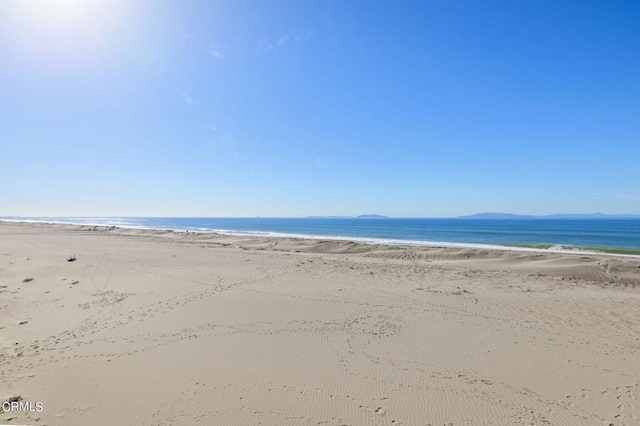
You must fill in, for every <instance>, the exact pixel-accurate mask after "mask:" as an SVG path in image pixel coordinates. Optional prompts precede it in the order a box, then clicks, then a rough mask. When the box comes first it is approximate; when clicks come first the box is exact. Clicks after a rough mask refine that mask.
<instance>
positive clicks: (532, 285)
mask: <svg viewBox="0 0 640 426" xmlns="http://www.w3.org/2000/svg"><path fill="white" fill-rule="evenodd" d="M73 254H75V255H76V256H77V260H76V261H75V262H68V261H67V257H68V256H69V255H73ZM26 278H32V280H31V281H25V282H23V280H25V279H26ZM638 306H640V259H639V258H624V257H616V256H601V255H575V254H561V255H559V254H547V253H529V252H527V253H523V252H513V251H504V252H500V251H484V250H470V249H464V250H463V249H445V248H434V249H427V248H408V247H388V246H381V245H363V244H356V243H352V242H347V241H321V240H298V239H292V238H286V239H285V238H282V239H271V238H256V237H251V238H247V237H230V236H221V235H216V234H196V233H188V234H186V233H176V232H171V231H150V230H131V229H121V228H114V227H89V226H71V225H44V224H8V223H0V366H1V368H0V398H2V400H3V401H6V400H8V399H10V398H12V397H14V398H15V397H17V396H20V397H21V398H22V401H24V402H33V403H35V402H36V401H39V402H42V404H43V410H42V411H41V412H35V411H32V412H28V413H24V412H7V413H3V412H0V423H2V422H8V423H9V424H32V425H36V424H37V425H44V424H46V425H258V424H262V425H443V424H445V425H449V424H451V425H545V424H546V425H574V424H575V425H583V424H584V425H609V424H613V425H636V424H640V309H638Z"/></svg>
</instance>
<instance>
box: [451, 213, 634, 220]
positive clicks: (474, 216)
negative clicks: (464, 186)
mask: <svg viewBox="0 0 640 426" xmlns="http://www.w3.org/2000/svg"><path fill="white" fill-rule="evenodd" d="M456 219H640V215H638V214H605V213H585V214H582V213H556V214H550V215H543V216H533V215H521V214H513V213H492V212H487V213H477V214H472V215H470V216H458V217H457V218H456Z"/></svg>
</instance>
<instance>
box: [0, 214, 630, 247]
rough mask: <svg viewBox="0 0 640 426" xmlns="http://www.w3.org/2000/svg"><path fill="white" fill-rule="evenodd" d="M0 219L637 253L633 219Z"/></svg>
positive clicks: (370, 240) (250, 234)
mask: <svg viewBox="0 0 640 426" xmlns="http://www.w3.org/2000/svg"><path fill="white" fill-rule="evenodd" d="M0 220H11V221H31V222H54V223H71V224H90V225H110V226H112V225H114V226H120V227H132V228H148V229H171V230H176V231H195V232H218V233H222V234H227V235H240V236H265V237H266V236H274V237H284V236H291V237H301V238H322V239H346V240H354V241H361V242H364V243H371V244H373V243H381V244H391V245H415V246H454V247H474V248H482V247H492V248H496V247H499V248H503V247H507V248H513V246H517V245H536V244H545V245H553V246H564V248H563V247H552V249H556V250H562V249H566V248H567V247H607V248H617V249H632V250H640V220H637V219H420V218H375V219H374V218H155V217H117V218H116V217H66V218H52V217H29V218H24V217H11V218H9V217H6V218H0Z"/></svg>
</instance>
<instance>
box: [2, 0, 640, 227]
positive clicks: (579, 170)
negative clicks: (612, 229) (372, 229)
mask: <svg viewBox="0 0 640 426" xmlns="http://www.w3.org/2000/svg"><path fill="white" fill-rule="evenodd" d="M638 22H640V2H638V1H615V2H612V1H586V0H585V1H507V0H504V1H449V0H447V1H444V0H442V1H441V0H434V1H427V0H424V1H416V2H408V1H325V0H322V1H267V0H260V1H258V0H256V1H239V0H234V1H217V2H216V1H205V0H202V1H180V2H177V1H168V0H167V1H161V0H160V1H150V0H149V1H144V0H141V1H136V2H131V1H124V0H104V1H86V0H59V1H56V0H50V1H40V2H38V1H22V0H20V1H17V0H3V1H2V2H0V172H1V173H2V179H1V180H0V199H1V200H2V202H1V203H0V215H2V216H9V215H29V216H45V215H48V216H52V215H58V216H68V215H72V216H76V215H84V216H96V215H112V216H135V215H140V216H257V215H260V216H306V215H355V214H361V213H380V214H387V215H392V216H422V217H428V216H455V215H462V214H470V213H475V212H480V211H508V212H514V213H529V214H546V213H556V212H577V213H580V212H582V213H586V212H595V211H599V212H605V213H640V77H638V76H640V50H639V48H638V46H639V42H640V26H638Z"/></svg>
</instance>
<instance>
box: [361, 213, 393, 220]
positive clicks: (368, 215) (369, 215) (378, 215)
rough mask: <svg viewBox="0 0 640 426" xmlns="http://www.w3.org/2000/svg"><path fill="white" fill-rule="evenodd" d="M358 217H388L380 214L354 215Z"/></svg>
mask: <svg viewBox="0 0 640 426" xmlns="http://www.w3.org/2000/svg"><path fill="white" fill-rule="evenodd" d="M356 217H359V218H361V219H362V218H364V219H372V218H373V219H384V218H388V217H389V216H382V215H380V214H361V215H359V216H356Z"/></svg>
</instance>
